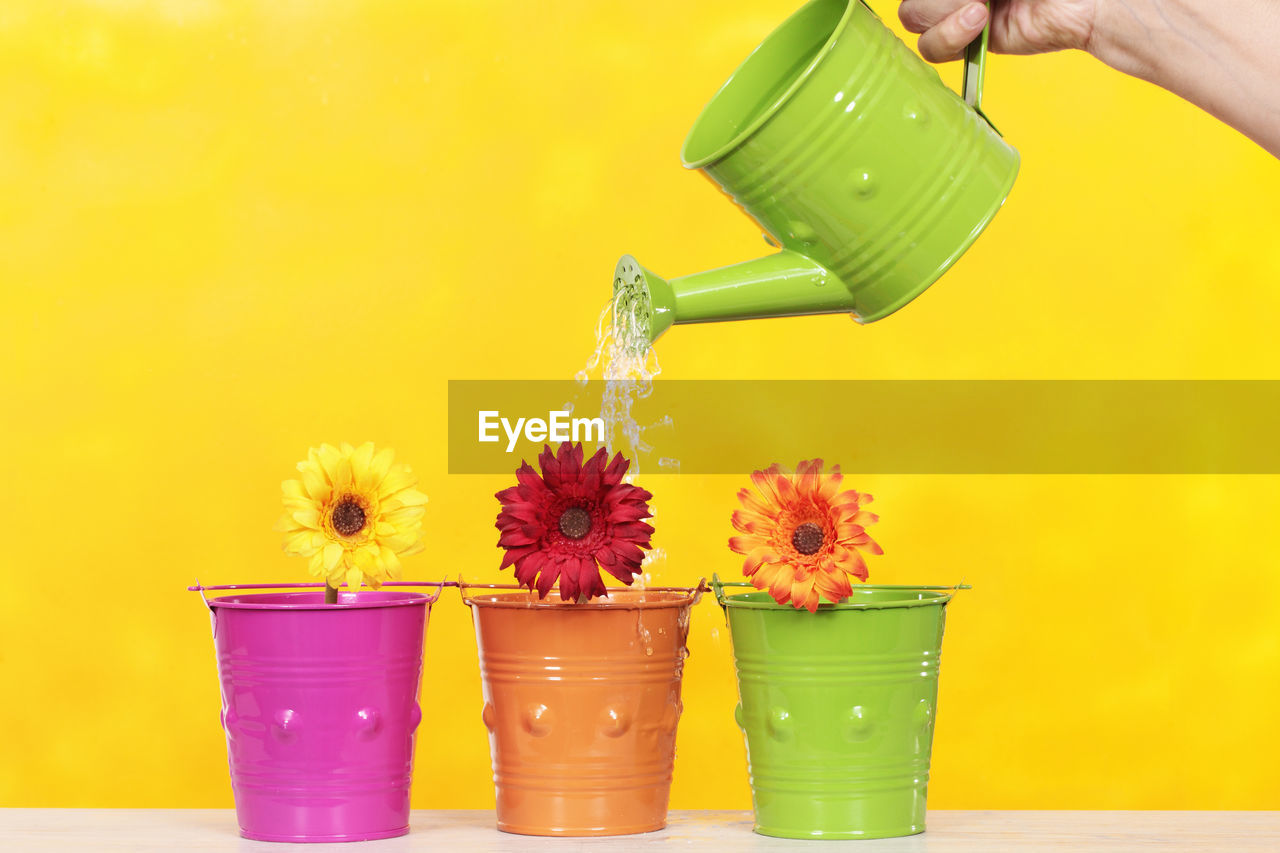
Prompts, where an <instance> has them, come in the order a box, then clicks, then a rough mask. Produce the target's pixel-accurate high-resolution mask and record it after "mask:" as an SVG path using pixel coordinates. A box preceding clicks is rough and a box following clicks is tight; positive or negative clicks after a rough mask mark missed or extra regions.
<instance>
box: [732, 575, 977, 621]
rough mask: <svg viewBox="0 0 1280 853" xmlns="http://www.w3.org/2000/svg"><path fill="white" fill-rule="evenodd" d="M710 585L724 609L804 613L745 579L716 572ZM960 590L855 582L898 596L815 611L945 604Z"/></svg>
mask: <svg viewBox="0 0 1280 853" xmlns="http://www.w3.org/2000/svg"><path fill="white" fill-rule="evenodd" d="M725 587H738V588H745V591H743V592H741V593H738V594H736V595H735V594H726V592H725ZM711 588H712V590H713V591H714V592H715V596H716V602H717V603H718V604H719V605H720V606H721V607H723V608H725V609H726V610H728V609H729V608H730V607H734V608H738V609H742V610H777V611H780V612H787V613H790V612H797V613H807V612H808V611H806V610H804V609H803V608H801V609H797V608H795V607H792V606H791V605H789V604H779V603H778V602H776V601H774V600H773V598H772V596H770V595H769V593H768V591H766V590H761V589H757V588H756V587H755V586H753V585H752V584H749V583H746V582H745V581H722V580H720V576H719V575H718V574H713V575H712V576H711ZM962 589H972V587H971V586H969V585H968V584H965V583H960V584H956V585H955V586H934V585H929V584H870V583H865V584H858V585H857V586H855V587H854V588H853V591H854V594H855V595H856V594H858V593H859V592H900V593H903V594H904V595H903V597H901V598H890V599H882V600H877V601H851V600H849V599H845V600H844V601H839V602H830V601H823V602H822V603H820V604H819V605H818V610H819V612H821V611H824V610H828V611H829V610H893V609H898V608H904V607H935V606H939V605H945V604H946V603H947V602H949V601H950V600H951V599H952V596H953V594H954V593H955V592H956V591H958V590H962ZM908 593H916V597H915V598H911V597H907V595H906V594H908Z"/></svg>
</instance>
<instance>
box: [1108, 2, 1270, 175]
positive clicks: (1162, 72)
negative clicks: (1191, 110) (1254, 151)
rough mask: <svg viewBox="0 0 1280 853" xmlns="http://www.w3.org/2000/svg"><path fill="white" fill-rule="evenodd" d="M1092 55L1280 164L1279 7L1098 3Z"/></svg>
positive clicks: (1191, 3)
mask: <svg viewBox="0 0 1280 853" xmlns="http://www.w3.org/2000/svg"><path fill="white" fill-rule="evenodd" d="M1086 48H1087V49H1088V51H1089V52H1090V53H1092V54H1093V55H1094V56H1096V57H1097V58H1099V59H1101V60H1102V61H1103V62H1105V63H1106V64H1107V65H1110V66H1111V67H1112V68H1115V69H1117V70H1119V71H1123V72H1124V73H1126V74H1132V75H1133V76H1135V77H1140V78H1142V79H1144V80H1147V81H1149V82H1152V83H1155V84H1156V85H1157V86H1161V87H1163V88H1165V89H1168V90H1169V91H1170V92H1173V93H1174V94H1176V95H1178V96H1180V97H1182V98H1185V99H1187V100H1188V101H1190V102H1191V103H1193V104H1196V105H1197V106H1199V107H1201V108H1202V109H1204V110H1206V111H1207V112H1209V113H1211V114H1213V115H1214V116H1217V117H1218V118H1219V119H1221V120H1222V121H1224V122H1226V123H1227V124H1229V125H1231V126H1232V127H1234V128H1236V129H1237V130H1239V131H1240V132H1242V133H1244V134H1246V135H1247V136H1249V137H1250V138H1251V139H1253V140H1254V141H1255V142H1257V143H1258V144H1259V145H1261V146H1262V147H1263V148H1265V149H1267V150H1268V151H1269V152H1271V153H1272V154H1273V155H1275V156H1277V157H1280V0H1098V5H1097V10H1096V15H1095V20H1094V25H1093V28H1092V32H1091V34H1090V37H1089V42H1088V44H1087V45H1086Z"/></svg>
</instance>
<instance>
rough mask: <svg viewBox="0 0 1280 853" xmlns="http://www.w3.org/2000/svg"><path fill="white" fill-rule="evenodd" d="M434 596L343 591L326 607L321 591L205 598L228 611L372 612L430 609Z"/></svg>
mask: <svg viewBox="0 0 1280 853" xmlns="http://www.w3.org/2000/svg"><path fill="white" fill-rule="evenodd" d="M439 597H440V594H439V593H436V594H435V595H434V596H431V595H426V594H424V593H421V592H401V591H398V590H373V589H362V590H359V591H357V592H348V591H346V590H342V591H340V592H339V593H338V601H337V603H335V604H326V603H325V600H324V593H323V592H259V593H250V594H247V595H243V594H236V595H226V596H219V597H217V598H210V599H207V601H208V604H209V607H210V608H211V609H213V608H226V609H228V610H324V611H335V612H336V611H342V610H374V609H379V608H387V607H419V606H422V605H426V606H427V607H430V606H431V605H432V604H433V603H434V602H435V601H436V599H437V598H439Z"/></svg>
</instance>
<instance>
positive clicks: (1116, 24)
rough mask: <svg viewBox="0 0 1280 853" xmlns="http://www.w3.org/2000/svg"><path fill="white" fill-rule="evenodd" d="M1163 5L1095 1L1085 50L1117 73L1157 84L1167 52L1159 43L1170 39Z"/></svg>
mask: <svg viewBox="0 0 1280 853" xmlns="http://www.w3.org/2000/svg"><path fill="white" fill-rule="evenodd" d="M1160 5H1161V0H1095V5H1094V17H1093V27H1092V29H1091V30H1090V32H1089V39H1088V42H1087V43H1086V44H1085V50H1086V51H1088V52H1089V53H1090V54H1092V55H1093V56H1094V57H1095V58H1096V59H1099V60H1101V61H1102V62H1104V63H1105V64H1107V65H1109V66H1111V67H1112V68H1114V69H1116V70H1117V71H1121V72H1123V73H1125V74H1129V75H1131V76H1133V77H1139V78H1141V79H1143V80H1148V81H1153V82H1154V81H1155V79H1156V78H1157V77H1158V76H1159V66H1160V58H1161V56H1162V51H1163V50H1166V49H1167V46H1165V45H1162V44H1160V42H1161V41H1162V40H1164V39H1166V38H1167V36H1168V31H1167V30H1165V29H1164V27H1163V26H1162V24H1161V23H1160V22H1161V19H1162V17H1163V14H1162V10H1161V9H1160V8H1159V6H1160ZM1153 21H1155V22H1156V24H1155V26H1153V24H1152V22H1153Z"/></svg>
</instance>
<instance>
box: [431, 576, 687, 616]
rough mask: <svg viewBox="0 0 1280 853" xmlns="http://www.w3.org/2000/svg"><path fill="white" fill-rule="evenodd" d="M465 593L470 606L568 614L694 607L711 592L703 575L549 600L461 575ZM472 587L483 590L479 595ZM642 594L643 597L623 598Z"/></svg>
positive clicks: (460, 587) (525, 590) (511, 586)
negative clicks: (601, 595) (602, 595)
mask: <svg viewBox="0 0 1280 853" xmlns="http://www.w3.org/2000/svg"><path fill="white" fill-rule="evenodd" d="M456 586H457V587H458V592H459V593H460V594H461V596H462V603H463V604H465V605H467V606H468V607H481V608H500V609H508V610H541V611H556V612H564V613H577V612H581V613H591V612H600V611H605V610H661V609H664V608H677V607H686V606H692V605H694V604H697V603H698V600H699V599H701V598H702V594H703V593H704V592H707V591H708V590H709V589H710V587H708V586H707V581H706V578H701V579H699V581H698V585H697V586H692V587H688V586H649V587H644V588H641V589H636V588H635V587H629V586H610V587H605V589H606V591H607V592H608V593H609V594H610V595H614V594H615V593H620V594H621V595H619V597H618V598H610V599H598V598H595V599H591V600H590V601H586V602H581V603H577V602H574V603H570V602H565V601H562V600H560V598H559V596H558V595H557V596H556V598H555V600H552V599H551V596H550V594H549V595H548V597H547V598H545V599H540V598H537V591H536V590H531V589H528V588H527V587H523V586H520V585H519V584H509V583H467V582H465V581H463V580H462V579H461V578H459V579H458V582H457V583H456ZM472 590H482V592H480V593H479V594H476V593H474V592H472ZM651 594H654V595H656V596H658V597H655V598H652V599H646V598H645V597H644V596H646V595H651ZM623 596H639V598H631V597H623Z"/></svg>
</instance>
